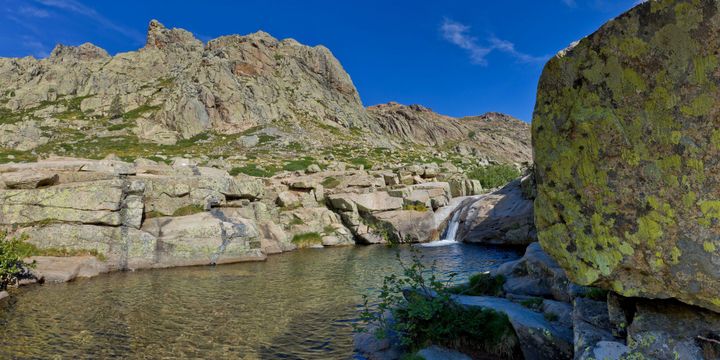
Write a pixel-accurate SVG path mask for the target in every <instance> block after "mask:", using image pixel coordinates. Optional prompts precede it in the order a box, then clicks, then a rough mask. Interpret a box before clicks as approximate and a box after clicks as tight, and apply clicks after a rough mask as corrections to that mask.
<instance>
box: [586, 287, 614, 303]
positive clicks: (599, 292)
mask: <svg viewBox="0 0 720 360" xmlns="http://www.w3.org/2000/svg"><path fill="white" fill-rule="evenodd" d="M607 294H608V291H607V290H604V289H600V288H588V289H587V291H585V293H584V294H582V297H584V298H588V299H592V300H597V301H607Z"/></svg>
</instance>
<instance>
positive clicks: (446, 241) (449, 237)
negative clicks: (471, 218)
mask: <svg viewBox="0 0 720 360" xmlns="http://www.w3.org/2000/svg"><path fill="white" fill-rule="evenodd" d="M461 210H462V208H458V209H457V210H455V212H454V213H453V216H452V218H451V219H450V222H449V223H448V225H447V228H446V229H445V235H444V236H443V237H442V239H440V240H438V241H433V242H429V243H425V244H420V246H422V247H437V246H447V245H453V244H457V243H458V242H457V240H456V239H455V237H456V236H457V231H458V228H459V227H460V213H461V212H462V211H461Z"/></svg>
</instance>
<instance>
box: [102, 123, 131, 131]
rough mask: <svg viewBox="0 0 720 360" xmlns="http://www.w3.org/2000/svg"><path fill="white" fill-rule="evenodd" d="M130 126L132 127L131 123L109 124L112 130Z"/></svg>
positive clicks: (109, 128)
mask: <svg viewBox="0 0 720 360" xmlns="http://www.w3.org/2000/svg"><path fill="white" fill-rule="evenodd" d="M129 127H130V124H115V125H110V126H108V128H107V129H108V130H110V131H118V130H122V129H127V128H129Z"/></svg>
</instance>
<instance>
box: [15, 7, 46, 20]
mask: <svg viewBox="0 0 720 360" xmlns="http://www.w3.org/2000/svg"><path fill="white" fill-rule="evenodd" d="M17 12H18V13H19V14H21V15H23V16H27V17H34V18H48V17H50V12H49V11H47V10H45V9H40V8H36V7H34V6H23V7H21V8H19V9H18V11H17Z"/></svg>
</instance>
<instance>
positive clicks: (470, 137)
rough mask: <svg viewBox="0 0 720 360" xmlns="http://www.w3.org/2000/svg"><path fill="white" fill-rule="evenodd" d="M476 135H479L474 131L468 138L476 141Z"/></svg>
mask: <svg viewBox="0 0 720 360" xmlns="http://www.w3.org/2000/svg"><path fill="white" fill-rule="evenodd" d="M476 135H477V134H476V133H475V132H474V131H471V132H469V133H468V138H469V139H471V140H475V136H476Z"/></svg>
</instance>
